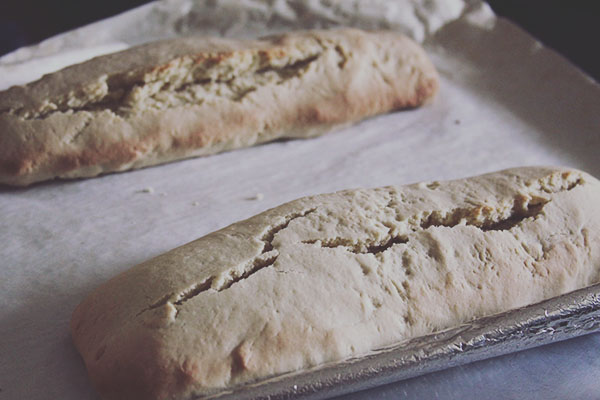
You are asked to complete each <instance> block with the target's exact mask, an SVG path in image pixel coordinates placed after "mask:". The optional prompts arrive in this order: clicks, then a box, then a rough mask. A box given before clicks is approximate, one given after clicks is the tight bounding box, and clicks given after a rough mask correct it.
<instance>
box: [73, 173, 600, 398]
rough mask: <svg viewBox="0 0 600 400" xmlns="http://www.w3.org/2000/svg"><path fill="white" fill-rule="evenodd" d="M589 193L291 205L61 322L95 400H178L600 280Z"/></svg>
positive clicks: (140, 273)
mask: <svg viewBox="0 0 600 400" xmlns="http://www.w3.org/2000/svg"><path fill="white" fill-rule="evenodd" d="M598 204H600V182H599V181H598V180H596V179H595V178H593V177H591V176H590V175H588V174H586V173H583V172H580V171H575V170H569V169H562V168H545V167H539V168H517V169H511V170H506V171H501V172H497V173H492V174H488V175H483V176H479V177H474V178H469V179H463V180H456V181H450V182H429V183H420V184H414V185H409V186H402V187H385V188H379V189H359V190H348V191H342V192H338V193H333V194H326V195H319V196H313V197H307V198H302V199H299V200H296V201H293V202H290V203H287V204H284V205H282V206H279V207H277V208H274V209H271V210H268V211H266V212H264V213H262V214H259V215H257V216H255V217H252V218H250V219H248V220H246V221H242V222H238V223H236V224H233V225H231V226H229V227H226V228H224V229H222V230H220V231H217V232H214V233H212V234H209V235H207V236H205V237H203V238H200V239H198V240H196V241H194V242H192V243H189V244H187V245H184V246H182V247H179V248H177V249H175V250H172V251H170V252H168V253H166V254H164V255H161V256H159V257H157V258H155V259H153V260H150V261H147V262H145V263H143V264H140V265H138V266H135V267H133V268H132V269H130V270H128V271H126V272H124V273H122V274H121V275H119V276H117V277H115V278H113V279H112V280H110V281H109V282H107V283H105V284H104V285H102V286H101V287H99V288H98V289H97V290H95V291H94V292H93V293H92V294H91V295H90V296H89V297H88V298H87V299H86V300H85V301H83V302H82V303H81V304H80V305H79V306H78V308H77V309H76V310H75V312H74V314H73V318H72V321H71V330H72V334H73V339H74V342H75V345H76V347H77V349H78V350H79V352H80V353H81V355H82V356H83V359H84V361H85V364H86V366H87V369H88V372H89V374H90V377H91V379H92V381H93V383H94V385H95V386H96V387H97V388H98V390H99V391H100V393H101V394H102V395H103V396H104V397H105V398H107V399H187V398H191V397H192V396H195V395H204V394H211V393H214V392H216V391H218V390H219V389H222V388H227V387H232V386H236V385H241V384H244V383H247V382H250V381H255V380H259V379H261V378H264V377H268V376H273V375H277V374H281V373H285V372H289V371H296V370H302V369H305V368H308V367H311V366H315V365H319V364H321V363H325V362H330V361H335V360H341V359H344V358H347V357H349V356H357V355H360V354H364V353H366V352H368V351H370V350H374V349H377V348H380V347H383V346H386V345H390V344H393V343H396V342H399V341H401V340H404V339H407V338H411V337H415V336H419V335H423V334H427V333H430V332H433V331H436V330H440V329H443V328H447V327H452V326H455V325H458V324H460V323H462V322H465V321H468V320H470V319H472V318H476V317H480V316H483V315H489V314H494V313H497V312H501V311H505V310H508V309H512V308H516V307H520V306H524V305H527V304H531V303H534V302H537V301H541V300H543V299H547V298H550V297H553V296H556V295H559V294H562V293H566V292H569V291H572V290H574V289H577V288H581V287H585V286H588V285H590V284H592V283H594V282H598V281H599V280H600V241H599V240H598V236H599V232H600V213H599V212H598Z"/></svg>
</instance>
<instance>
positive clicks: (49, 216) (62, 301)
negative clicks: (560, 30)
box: [0, 0, 600, 400]
mask: <svg viewBox="0 0 600 400" xmlns="http://www.w3.org/2000/svg"><path fill="white" fill-rule="evenodd" d="M340 25H349V26H359V27H363V28H387V29H395V30H400V31H403V32H406V33H407V34H409V35H411V36H413V37H414V38H415V39H417V40H419V41H421V42H422V43H423V44H424V46H425V48H426V50H427V52H428V53H429V54H430V55H431V57H432V59H433V61H434V63H435V64H436V67H437V68H438V70H439V72H440V77H441V88H440V92H439V95H438V97H437V98H436V99H435V101H434V102H433V103H432V104H431V105H429V106H427V107H423V108H420V109H416V110H410V111H404V112H398V113H391V114H388V115H382V116H379V117H376V118H372V119H369V120H366V121H363V122H361V123H359V124H357V125H355V126H351V127H348V128H345V129H343V130H340V131H337V132H335V133H332V134H330V135H325V136H323V137H319V138H314V139H310V140H293V141H284V142H276V143H270V144H265V145H261V146H256V147H253V148H249V149H243V150H238V151H232V152H228V153H224V154H220V155H216V156H211V157H206V158H198V159H193V160H186V161H181V162H176V163H171V164H168V165H163V166H159V167H154V168H147V169H143V170H139V171H134V172H126V173H120V174H111V175H106V176H103V177H100V178H96V179H89V180H79V181H70V182H50V183H44V184H40V185H35V186H33V187H31V188H27V189H13V188H7V187H2V188H0V243H2V246H0V304H1V305H2V307H0V337H1V338H2V340H0V399H28V400H42V399H48V398H52V399H65V400H69V399H77V400H86V399H90V400H91V399H97V398H98V395H97V393H96V392H95V390H94V389H93V388H92V386H91V384H90V381H89V379H88V377H87V373H86V371H85V367H84V365H83V362H82V361H81V358H80V357H79V355H78V354H77V353H76V351H75V349H74V347H73V345H72V343H71V339H70V336H69V330H68V326H69V320H70V316H71V312H72V311H73V309H74V308H75V306H76V305H77V304H78V303H79V302H80V301H81V300H82V299H83V298H84V297H85V296H86V295H87V293H89V292H90V291H91V290H92V289H93V288H95V287H96V286H98V285H99V284H101V283H102V282H104V281H106V280H107V279H109V278H111V277H113V276H115V275H116V274H118V273H120V272H122V271H124V270H126V269H128V268H130V267H131V266H133V265H135V264H138V263H140V262H142V261H144V260H147V259H149V258H151V257H154V256H156V255H158V254H161V253H163V252H165V251H168V250H170V249H172V248H174V247H177V246H179V245H182V244H184V243H187V242H189V241H191V240H194V239H196V238H198V237H200V236H202V235H205V234H207V233H209V232H211V231H214V230H216V229H219V228H221V227H224V226H226V225H228V224H230V223H233V222H236V221H239V220H241V219H244V218H247V217H250V216H252V215H255V214H257V213H259V212H261V211H264V210H265V209H268V208H270V207H274V206H277V205H279V204H281V203H284V202H286V201H289V200H293V199H295V198H298V197H302V196H306V195H312V194H318V193H327V192H332V191H335V190H340V189H347V188H355V187H377V186H386V185H400V184H407V183H412V182H417V181H430V180H443V179H453V178H460V177H466V176H472V175H477V174H481V173H485V172H490V171H494V170H499V169H503V168H509V167H515V166H522V165H540V164H549V165H565V166H572V167H576V168H580V169H583V170H585V171H587V172H589V173H591V174H592V175H595V176H597V177H600V161H599V160H600V159H599V158H598V149H599V148H600V88H599V87H598V84H597V83H595V82H593V81H592V80H591V79H589V78H588V77H586V76H585V75H584V74H582V73H581V72H580V71H579V70H578V69H577V68H575V67H574V66H573V65H571V64H570V63H569V62H567V61H566V60H565V59H564V58H562V57H560V56H559V55H557V54H556V53H554V52H553V51H552V50H550V49H548V48H546V47H544V46H543V45H542V44H540V43H539V42H537V41H536V40H535V39H533V38H532V37H530V36H529V35H527V34H526V33H524V32H523V31H522V30H520V29H519V28H517V27H516V26H514V25H513V24H511V23H509V22H507V21H505V20H503V19H501V18H497V17H496V16H494V14H493V13H492V12H491V10H490V9H489V7H487V6H486V5H485V3H482V2H480V1H476V0H469V1H465V0H397V1H387V0H375V1H371V0H343V1H337V0H334V1H332V0H241V1H234V0H215V1H203V0H164V1H157V2H153V3H150V4H148V5H145V6H143V7H140V8H138V9H135V10H132V11H129V12H127V13H124V14H122V15H119V16H116V17H114V18H110V19H108V20H105V21H100V22H97V23H94V24H91V25H89V26H86V27H83V28H80V29H77V30H75V31H73V32H68V33H65V34H63V35H59V36H57V37H55V38H51V39H49V40H47V41H45V42H43V43H41V44H40V45H37V46H33V47H28V48H24V49H21V50H18V51H16V52H14V53H12V54H9V55H7V56H5V57H2V58H0V89H3V88H6V87H8V86H10V85H13V84H22V83H25V82H27V81H30V80H33V79H37V78H39V77H40V76H41V75H42V74H44V73H48V72H51V71H53V70H56V69H58V68H60V67H62V66H65V65H68V64H70V63H73V62H78V61H82V60H85V59H87V58H90V57H92V56H95V55H98V54H102V53H106V52H110V51H116V50H120V49H123V48H126V47H129V46H131V45H134V44H138V43H141V42H144V41H148V40H153V39H159V38H165V37H172V36H176V35H180V34H195V33H202V34H218V35H225V36H231V37H236V36H259V35H264V34H269V33H273V32H279V31H283V30H291V29H297V28H306V27H334V26H340ZM598 292H599V289H598V287H594V288H591V289H585V290H583V291H581V292H578V293H577V294H572V295H567V296H565V297H562V298H560V299H557V300H551V301H550V302H548V303H545V305H544V306H533V307H531V308H528V309H526V310H523V311H517V312H513V313H510V314H508V316H504V317H490V318H487V319H483V320H480V321H476V322H474V323H473V324H470V325H466V326H463V327H460V328H457V329H451V330H449V331H446V332H443V333H438V334H436V335H433V336H428V337H425V338H420V339H416V340H414V341H411V342H409V343H405V344H403V345H402V346H400V347H398V348H393V349H387V350H385V351H381V352H379V353H376V354H373V355H371V356H369V357H366V358H364V359H360V360H351V361H347V362H344V363H342V364H340V365H337V366H336V365H332V366H327V367H325V368H323V369H319V370H318V371H314V372H309V373H308V374H306V375H301V376H290V377H287V378H282V379H279V378H278V379H276V380H275V381H274V382H273V383H272V384H269V385H266V386H262V385H259V386H256V387H252V388H248V389H247V390H244V391H239V392H236V393H235V394H236V396H245V397H252V396H256V397H261V396H262V397H265V396H270V397H276V396H278V397H281V398H283V397H288V396H307V397H311V396H312V397H326V396H331V395H336V394H340V393H342V392H346V391H355V390H358V389H366V388H368V387H370V386H372V385H378V384H381V383H384V382H389V381H392V380H396V379H404V378H408V377H411V376H416V375H420V374H424V373H427V372H430V371H433V370H440V369H443V368H448V367H451V366H452V365H457V364H460V363H466V362H470V361H472V360H476V359H481V358H485V357H492V356H495V355H499V354H504V353H510V352H514V351H517V350H520V349H523V348H527V347H530V346H534V345H537V344H542V343H547V342H550V341H553V340H561V339H565V338H568V337H572V336H576V335H579V334H584V333H587V332H591V331H594V330H595V329H596V326H597V323H596V321H597V310H598V309H597V304H598V298H597V293H598ZM544 310H545V311H546V312H547V313H548V316H546V315H545V313H544ZM597 336H598V334H595V335H588V336H586V337H584V338H580V339H575V340H568V341H567V342H562V343H575V344H573V345H570V347H569V348H568V351H566V352H560V351H558V350H552V349H558V348H559V347H560V344H559V345H557V344H553V345H550V346H552V347H550V349H551V350H550V351H546V350H542V349H543V348H537V349H532V350H528V351H527V352H525V353H511V354H509V355H508V356H505V357H495V358H493V359H492V360H494V361H493V365H492V367H489V368H492V369H493V374H491V375H497V376H498V378H497V379H504V378H505V377H507V376H508V375H507V373H508V372H509V371H513V370H518V371H519V378H518V379H520V380H519V381H518V382H521V384H520V386H518V387H515V388H513V389H514V392H512V393H513V394H514V395H511V396H502V395H500V394H498V393H489V392H486V391H485V388H484V389H480V388H477V387H476V386H477V384H478V383H479V382H488V383H489V382H492V383H493V382H495V380H494V379H496V378H494V377H493V376H491V377H490V378H489V379H488V380H487V381H486V380H482V379H481V375H477V372H478V370H477V369H475V370H474V369H472V368H471V369H468V368H470V367H469V366H468V365H466V366H464V368H465V369H464V371H467V370H468V371H469V372H468V373H465V374H464V375H461V374H454V375H452V374H451V373H446V372H444V371H439V372H437V373H434V374H429V375H421V376H420V377H419V378H412V379H409V380H407V381H405V382H407V383H406V384H404V385H400V386H399V387H397V388H392V389H386V390H388V391H387V392H385V391H382V392H378V393H388V395H386V396H388V397H377V396H380V395H379V394H378V393H374V392H372V391H370V392H369V393H368V395H364V396H363V397H360V396H361V395H360V392H359V393H356V394H353V395H352V398H354V399H359V398H361V399H363V398H365V399H366V398H369V399H373V398H381V399H383V398H393V399H397V398H435V397H438V398H445V399H451V398H456V399H459V398H460V399H469V398H531V399H534V398H540V396H541V397H543V398H546V399H548V398H552V397H553V396H552V394H554V397H555V398H561V397H562V398H565V397H578V398H594V393H596V394H597V393H599V392H600V384H599V383H598V381H599V380H598V379H597V377H598V376H600V353H598V352H597V351H596V347H595V344H597V343H600V340H593V339H592V340H587V339H585V338H587V337H592V338H595V337H597ZM557 346H558V347H557ZM561 348H562V347H561ZM538 349H539V350H538ZM520 354H526V355H525V356H519V355H520ZM582 354H585V355H586V357H582V356H581V355H582ZM506 357H509V358H506ZM492 360H488V361H490V362H491V361H492ZM482 362H486V361H482ZM547 363H554V364H555V365H556V368H555V369H556V370H559V371H560V370H561V368H565V370H564V371H561V377H563V378H561V379H566V380H563V381H561V380H560V379H558V378H557V375H552V376H551V377H548V376H549V375H548V374H539V375H534V374H533V373H532V371H534V370H535V366H537V365H539V364H544V365H545V364H547ZM476 364H477V365H482V364H478V363H476ZM554 364H553V365H554ZM469 365H473V364H469ZM461 368H463V367H461ZM477 368H482V369H485V368H486V367H485V366H481V367H477ZM445 371H450V370H449V369H446V370H445ZM436 374H437V375H436ZM439 374H443V376H442V377H441V378H436V376H438V377H439V376H440V375H439ZM570 374H575V375H570ZM426 377H427V380H426V381H420V382H426V384H415V383H414V382H415V379H421V378H422V379H425V378H426ZM564 377H567V378H564ZM570 377H573V379H570ZM549 379H553V381H549ZM441 380H444V382H441ZM536 382H542V383H541V384H539V385H538V386H536ZM573 382H576V383H573ZM503 383H504V382H500V383H499V385H500V384H503ZM508 384H509V385H511V383H510V382H509V383H508ZM294 385H296V386H295V387H294ZM540 385H542V386H540ZM487 386H493V385H491V384H488V385H487ZM430 387H433V388H435V389H434V390H435V392H433V391H428V390H429V388H430ZM457 387H458V388H460V387H465V388H467V389H466V390H467V391H463V392H460V393H459V392H457V391H455V390H454V389H455V388H457ZM541 387H543V388H546V389H547V390H546V392H543V391H538V392H533V393H531V394H530V395H529V396H528V395H527V393H529V392H527V390H525V389H527V388H541ZM448 388H450V389H448ZM382 390H383V389H382ZM468 393H470V394H475V395H477V396H476V397H473V396H471V397H469V395H468ZM548 393H549V394H548ZM578 393H579V394H580V396H578V395H577V394H578ZM561 394H562V396H561ZM381 396H384V395H381Z"/></svg>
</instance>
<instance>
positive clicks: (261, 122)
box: [0, 29, 438, 185]
mask: <svg viewBox="0 0 600 400" xmlns="http://www.w3.org/2000/svg"><path fill="white" fill-rule="evenodd" d="M437 79H438V77H437V73H436V71H435V68H434V67H433V65H432V64H431V62H430V61H429V60H428V58H427V56H426V55H425V53H424V52H423V50H422V49H421V48H420V47H419V46H418V45H417V44H415V43H414V42H413V41H411V40H410V39H408V38H407V37H405V36H402V35H401V34H398V33H394V32H371V33H369V32H364V31H360V30H356V29H339V30H331V31H300V32H293V33H288V34H283V35H279V36H270V37H267V38H264V39H260V40H229V39H220V38H207V37H193V38H192V37H190V38H178V39H173V40H167V41H162V42H156V43H151V44H148V45H143V46H139V47H136V48H132V49H129V50H126V51H123V52H120V53H115V54H111V55H107V56H101V57H97V58H95V59H92V60H90V61H87V62H85V63H82V64H78V65H75V66H71V67H68V68H66V69H63V70H61V71H59V72H56V73H53V74H50V75H47V76H45V77H43V78H42V79H40V80H38V81H36V82H33V83H31V84H28V85H26V86H15V87H12V88H10V89H8V90H6V91H4V92H1V93H0V183H5V184H10V185H28V184H30V183H33V182H38V181H43V180H48V179H53V178H56V177H60V178H76V177H91V176H96V175H98V174H101V173H106V172H114V171H123V170H128V169H132V168H141V167H145V166H149V165H155V164H160V163H164V162H168V161H173V160H178V159H182V158H187V157H195V156H202V155H208V154H214V153H217V152H221V151H224V150H230V149H235V148H240V147H245V146H251V145H253V144H257V143H263V142H266V141H270V140H273V139H277V138H306V137H311V136H315V135H319V134H322V133H324V132H327V131H329V130H331V129H333V128H335V127H337V126H341V125H344V124H348V123H351V122H354V121H357V120H360V119H362V118H365V117H369V116H372V115H375V114H379V113H384V112H388V111H391V110H396V109H401V108H406V107H416V106H419V105H421V104H423V103H424V102H426V101H427V100H429V99H430V98H431V97H432V96H433V95H434V94H435V92H436V91H437V87H438V80H437Z"/></svg>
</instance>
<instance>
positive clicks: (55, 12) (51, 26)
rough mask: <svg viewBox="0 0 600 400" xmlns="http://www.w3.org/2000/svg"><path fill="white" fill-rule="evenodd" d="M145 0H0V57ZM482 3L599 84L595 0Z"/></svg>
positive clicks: (599, 17) (599, 13) (599, 26)
mask: <svg viewBox="0 0 600 400" xmlns="http://www.w3.org/2000/svg"><path fill="white" fill-rule="evenodd" d="M392 1H393V0H392ZM147 2H148V1H147V0H104V1H85V0H54V1H51V0H19V1H17V0H0V55H2V54H5V53H8V52H10V51H11V50H14V49H16V48H18V47H21V46H25V45H28V44H33V43H37V42H39V41H41V40H43V39H45V38H47V37H50V36H53V35H55V34H57V33H60V32H64V31H67V30H70V29H73V28H76V27H79V26H82V25H85V24H88V23H90V22H93V21H97V20H99V19H102V18H106V17H109V16H111V15H115V14H118V13H120V12H123V11H125V10H128V9H130V8H133V7H136V6H138V5H141V4H144V3H147ZM488 3H489V4H490V5H491V6H492V8H493V9H494V11H495V12H496V13H497V14H498V15H501V16H505V17H507V18H509V19H510V20H512V21H513V22H515V23H517V24H518V25H520V26H521V27H522V28H524V29H525V30H527V31H529V32H530V33H531V34H532V35H533V36H535V37H536V38H538V39H540V40H541V41H542V42H543V43H544V44H546V45H547V46H550V47H552V48H554V49H556V50H557V51H558V52H560V53H562V54H563V55H565V56H566V57H567V58H569V59H570V60H571V61H572V62H573V63H574V64H576V65H577V66H579V67H580V68H581V69H583V70H584V71H586V72H587V73H588V74H589V75H591V76H592V77H594V79H596V81H600V56H599V54H598V53H600V44H599V42H600V2H599V1H597V0H589V1H588V0H572V1H569V0H489V1H488Z"/></svg>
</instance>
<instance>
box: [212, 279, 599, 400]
mask: <svg viewBox="0 0 600 400" xmlns="http://www.w3.org/2000/svg"><path fill="white" fill-rule="evenodd" d="M599 331H600V284H596V285H593V286H590V287H588V288H585V289H580V290H576V291H574V292H571V293H568V294H565V295H562V296H559V297H554V298H552V299H549V300H546V301H543V302H541V303H537V304H533V305H530V306H527V307H524V308H520V309H516V310H511V311H507V312H504V313H501V314H497V315H493V316H489V317H484V318H479V319H476V320H473V321H472V322H470V323H467V324H463V325H461V326H458V327H455V328H451V329H447V330H445V331H441V332H437V333H434V334H431V335H427V336H422V337H418V338H414V339H411V340H408V341H404V342H402V343H398V344H397V345H394V346H390V347H387V348H384V349H380V350H377V351H375V352H373V353H371V354H368V355H366V356H363V357H360V358H353V359H348V360H344V361H341V362H338V363H332V364H327V365H324V366H320V367H317V368H315V369H311V370H308V371H305V372H301V373H291V374H287V375H282V376H278V377H275V378H271V379H269V380H265V381H261V382H258V383H255V384H253V385H249V386H244V387H240V388H238V389H234V390H232V391H231V390H230V391H227V392H221V393H218V394H215V395H213V396H211V397H210V398H218V399H233V398H235V399H270V400H275V399H290V398H294V399H297V398H303V399H323V398H329V397H333V396H338V395H342V394H346V393H351V392H356V391H360V390H365V389H369V388H373V387H376V386H380V385H384V384H388V383H391V382H397V381H401V380H403V379H407V378H411V377H415V376H418V375H422V374H426V373H429V372H434V371H439V370H442V369H445V368H449V367H453V366H457V365H461V364H466V363H470V362H473V361H477V360H483V359H486V358H491V357H496V356H500V355H504V354H508V353H512V352H515V351H519V350H525V349H528V348H532V347H536V346H541V345H543V344H548V343H552V342H557V341H560V340H566V339H570V338H574V337H577V336H581V335H585V334H588V333H592V332H599Z"/></svg>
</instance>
